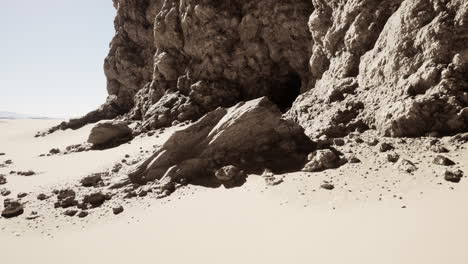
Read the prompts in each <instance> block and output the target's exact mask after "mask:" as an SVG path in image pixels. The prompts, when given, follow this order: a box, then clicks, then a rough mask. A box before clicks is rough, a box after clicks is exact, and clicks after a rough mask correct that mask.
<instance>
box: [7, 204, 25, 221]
mask: <svg viewBox="0 0 468 264" xmlns="http://www.w3.org/2000/svg"><path fill="white" fill-rule="evenodd" d="M4 204H5V209H4V210H3V211H2V217H4V218H13V217H16V216H19V215H22V214H23V213H24V208H23V205H22V204H21V203H19V202H17V201H8V202H7V201H4Z"/></svg>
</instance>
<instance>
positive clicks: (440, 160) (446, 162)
mask: <svg viewBox="0 0 468 264" xmlns="http://www.w3.org/2000/svg"><path fill="white" fill-rule="evenodd" d="M432 163H434V164H437V165H442V166H452V165H455V162H453V161H452V160H451V159H449V158H447V157H444V156H442V155H437V157H435V158H434V160H433V161H432Z"/></svg>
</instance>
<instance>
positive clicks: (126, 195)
mask: <svg viewBox="0 0 468 264" xmlns="http://www.w3.org/2000/svg"><path fill="white" fill-rule="evenodd" d="M137 196H138V194H137V193H136V192H135V191H130V192H128V193H127V194H125V196H124V198H127V199H131V198H134V197H137Z"/></svg>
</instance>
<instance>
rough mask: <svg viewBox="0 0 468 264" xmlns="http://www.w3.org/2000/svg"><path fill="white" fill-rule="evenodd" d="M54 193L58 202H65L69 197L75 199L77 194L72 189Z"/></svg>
mask: <svg viewBox="0 0 468 264" xmlns="http://www.w3.org/2000/svg"><path fill="white" fill-rule="evenodd" d="M54 193H55V194H57V199H58V200H63V199H65V198H68V197H73V198H75V196H76V193H75V191H74V190H72V189H63V190H59V191H58V190H54Z"/></svg>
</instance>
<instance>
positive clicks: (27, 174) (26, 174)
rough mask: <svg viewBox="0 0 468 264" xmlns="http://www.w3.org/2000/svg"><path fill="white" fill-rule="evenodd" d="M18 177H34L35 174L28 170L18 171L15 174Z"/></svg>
mask: <svg viewBox="0 0 468 264" xmlns="http://www.w3.org/2000/svg"><path fill="white" fill-rule="evenodd" d="M17 174H18V175H21V176H33V175H36V173H35V172H34V171H32V170H28V171H19V172H17Z"/></svg>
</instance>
